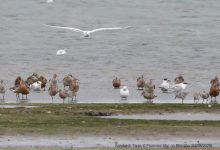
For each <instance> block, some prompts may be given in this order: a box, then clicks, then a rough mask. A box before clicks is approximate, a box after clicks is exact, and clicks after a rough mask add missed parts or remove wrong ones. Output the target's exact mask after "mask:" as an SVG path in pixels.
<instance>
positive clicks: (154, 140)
mask: <svg viewBox="0 0 220 150" xmlns="http://www.w3.org/2000/svg"><path fill="white" fill-rule="evenodd" d="M115 142H117V144H118V145H121V144H130V145H131V147H134V145H137V144H139V145H142V146H143V145H146V147H147V144H148V146H150V145H151V146H153V145H155V144H157V145H159V144H161V145H163V144H167V145H169V146H171V144H174V145H176V144H189V145H191V144H212V147H220V141H219V139H217V138H208V139H207V138H200V137H198V138H196V139H193V138H185V137H183V138H170V137H169V138H158V137H149V136H147V137H137V136H134V137H123V136H120V137H112V136H105V137H74V136H73V137H32V136H20V135H18V136H1V140H0V147H18V146H28V147H36V148H43V147H48V146H54V147H115ZM133 144H134V145H133ZM161 147H163V146H161Z"/></svg>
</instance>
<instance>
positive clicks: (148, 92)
mask: <svg viewBox="0 0 220 150" xmlns="http://www.w3.org/2000/svg"><path fill="white" fill-rule="evenodd" d="M78 81H79V80H78V79H77V78H74V77H73V76H72V74H69V75H67V76H66V77H65V78H64V79H63V81H62V83H63V86H64V89H63V90H61V89H59V88H58V86H57V84H58V83H59V80H58V79H57V75H56V74H54V76H53V78H51V79H50V80H49V84H50V87H49V89H48V92H49V95H50V96H51V98H52V102H53V96H55V95H56V94H57V93H59V97H60V98H61V99H63V103H64V101H65V99H66V98H68V102H69V98H71V100H72V101H73V97H75V100H76V94H77V92H78V90H79V82H78ZM169 82H170V80H169V79H168V78H165V79H164V80H163V83H162V84H161V85H160V87H159V88H160V89H161V90H162V91H164V92H175V93H176V95H175V99H176V98H181V99H182V103H183V100H184V99H185V98H186V96H187V94H188V92H183V90H184V89H185V88H186V86H187V84H188V83H186V82H184V78H183V77H182V76H181V75H179V76H178V77H176V78H175V79H174V84H172V85H170V84H169ZM112 83H113V87H114V88H120V86H121V81H120V79H118V78H117V77H116V78H115V79H114V80H113V82H112ZM46 84H47V79H46V78H44V76H40V77H38V75H37V74H36V73H33V75H32V76H30V77H28V78H27V79H26V81H24V80H23V79H22V78H21V77H20V76H18V77H17V79H16V80H15V82H14V85H15V86H14V87H11V88H10V90H11V91H13V92H14V93H16V99H17V101H18V100H20V97H19V94H22V99H24V98H23V95H26V99H27V95H28V94H29V93H30V92H31V90H33V91H37V92H40V90H41V89H44V91H45V87H46ZM210 84H211V88H210V91H209V93H207V92H205V91H203V92H202V93H194V95H193V98H194V102H195V101H196V100H199V99H200V97H201V98H202V99H203V102H204V99H207V101H206V103H207V102H208V98H209V96H210V97H211V102H212V97H215V101H216V96H218V95H219V85H220V80H219V79H218V77H217V76H216V77H215V78H214V79H212V80H211V82H210ZM66 86H68V87H69V88H68V89H65V87H66ZM137 87H138V89H140V88H141V89H143V90H144V91H143V92H142V96H143V97H144V98H145V99H147V102H150V103H151V102H153V99H154V98H155V97H157V96H156V95H155V94H154V90H155V85H154V83H153V80H152V79H150V81H149V82H148V83H146V79H145V78H144V76H143V75H141V76H140V77H139V78H138V79H137ZM6 90H7V87H6V85H5V83H4V82H3V80H1V82H0V93H1V94H3V99H4V96H5V92H6ZM120 96H121V99H122V100H123V99H124V100H126V99H127V97H128V96H129V90H128V88H127V86H123V88H121V89H120ZM203 102H202V103H203Z"/></svg>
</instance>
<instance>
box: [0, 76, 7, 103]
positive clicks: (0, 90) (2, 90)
mask: <svg viewBox="0 0 220 150" xmlns="http://www.w3.org/2000/svg"><path fill="white" fill-rule="evenodd" d="M6 90H7V87H6V85H5V83H4V82H3V80H1V82H0V94H3V99H4V98H5V92H6Z"/></svg>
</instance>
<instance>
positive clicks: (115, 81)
mask: <svg viewBox="0 0 220 150" xmlns="http://www.w3.org/2000/svg"><path fill="white" fill-rule="evenodd" d="M112 84H113V86H114V88H115V89H117V88H120V86H121V80H120V79H118V78H117V77H116V78H115V79H114V80H113V81H112Z"/></svg>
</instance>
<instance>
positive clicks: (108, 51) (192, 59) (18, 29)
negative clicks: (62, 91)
mask: <svg viewBox="0 0 220 150" xmlns="http://www.w3.org/2000/svg"><path fill="white" fill-rule="evenodd" d="M0 3H1V5H0V9H1V24H0V34H1V36H0V51H1V55H0V68H1V74H0V78H1V79H3V80H4V81H5V83H6V84H7V86H8V88H9V87H12V86H13V82H14V80H15V79H16V78H17V76H18V75H20V76H21V77H22V78H23V79H26V78H27V77H29V76H30V75H32V74H33V73H34V72H36V73H38V74H39V75H44V76H45V77H46V78H47V79H50V78H52V76H53V74H55V73H56V74H58V78H59V79H60V81H62V79H63V78H64V77H65V76H66V75H67V74H69V73H72V74H73V75H74V77H76V78H78V79H80V90H79V92H78V95H77V100H78V101H77V102H88V103H91V102H104V103H105V102H121V101H120V97H119V90H116V89H113V88H112V80H113V79H114V78H115V77H116V76H117V77H118V78H120V79H121V81H122V84H123V85H127V86H128V88H129V90H130V96H129V99H128V101H127V102H140V103H141V102H143V100H144V98H143V97H141V95H140V94H141V91H137V90H136V79H137V78H138V77H139V76H140V75H141V74H143V75H144V77H145V78H146V79H147V80H149V79H154V82H155V84H156V87H158V86H159V85H160V84H161V83H162V80H163V78H169V79H171V81H173V79H174V78H175V77H176V76H177V75H179V74H182V75H183V77H184V78H185V81H186V82H188V83H190V85H189V86H188V87H187V88H186V90H185V91H187V92H190V94H189V96H188V98H187V99H186V100H185V101H184V102H185V103H192V102H193V100H192V99H193V98H192V95H193V93H194V92H199V91H202V90H206V91H208V90H209V88H210V85H209V82H210V80H211V79H212V78H214V76H215V75H219V74H220V71H219V70H220V66H219V49H220V45H219V40H220V37H219V32H220V31H219V27H220V16H219V14H220V9H219V8H220V1H218V0H209V1H208V0H204V1H201V0H194V1H184V0H179V1H173V0H167V1H166V2H164V1H145V0H136V1H130V0H121V1H114V0H113V1H103V0H93V1H84V0H81V1H72V0H65V1H55V2H54V3H53V4H47V3H46V0H41V1H29V0H22V1H21V0H17V1H15V2H14V1H13V2H12V1H4V2H0ZM43 24H50V25H58V26H70V27H75V28H80V29H82V30H92V29H95V28H101V27H117V26H121V27H124V26H132V27H133V28H130V29H126V30H117V31H103V32H97V33H93V34H92V35H91V37H89V38H83V37H82V35H81V34H80V33H77V32H72V31H69V30H63V29H56V28H50V27H47V26H44V25H43ZM148 29H149V30H148ZM61 48H68V49H67V54H66V55H63V56H57V55H55V54H56V51H57V50H58V49H61ZM59 87H60V88H63V87H62V84H60V85H59ZM47 88H48V86H47ZM155 93H156V95H158V98H155V100H154V102H155V103H181V100H175V101H174V100H173V99H174V97H175V96H174V94H167V93H162V92H161V91H160V89H158V88H156V91H155ZM28 99H29V100H28V101H27V102H46V103H48V102H51V98H50V96H49V95H48V93H47V92H42V93H34V92H33V93H31V94H29V95H28ZM2 102H6V103H8V102H16V97H15V94H13V93H12V92H10V91H7V93H6V95H5V100H4V101H2ZM54 102H59V103H62V100H61V99H60V98H59V97H58V95H57V96H56V97H55V100H54ZM200 102H201V101H200Z"/></svg>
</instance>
